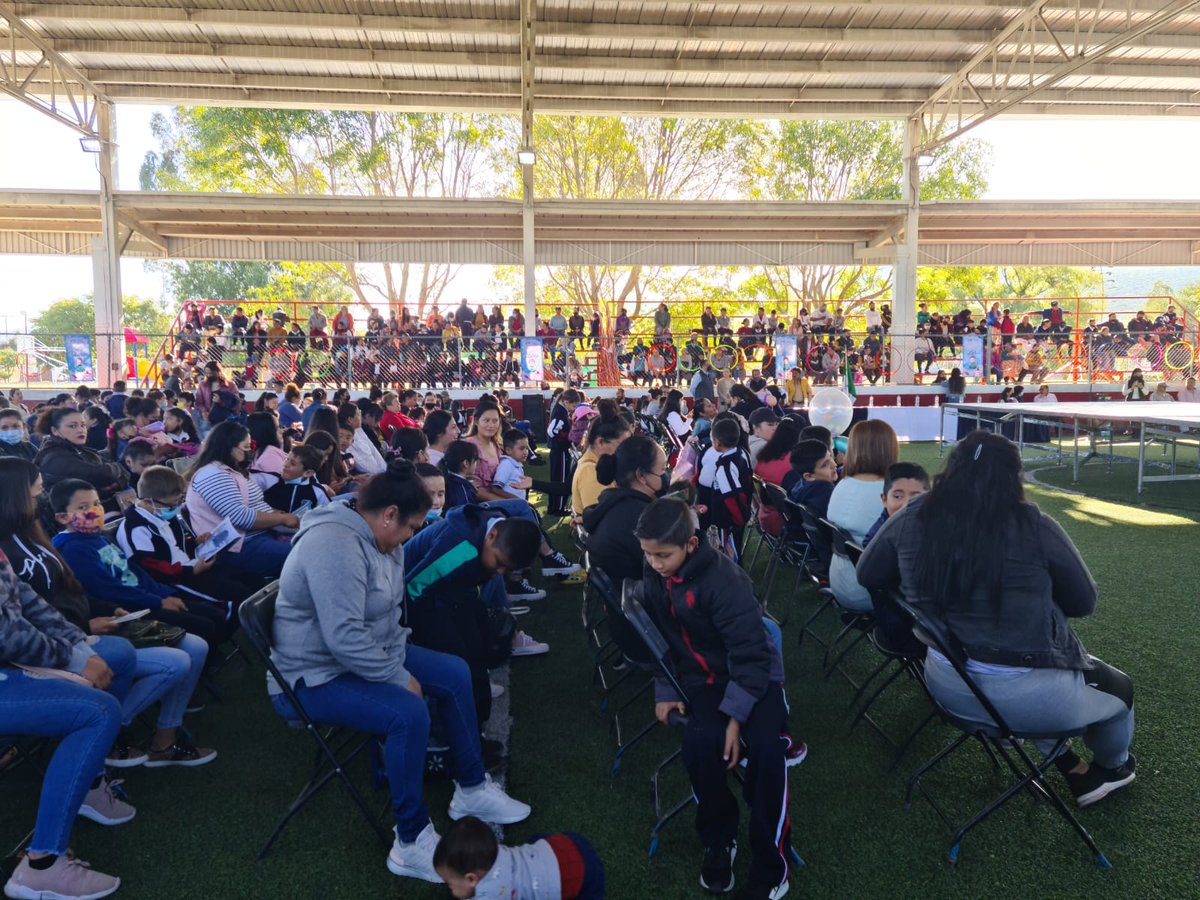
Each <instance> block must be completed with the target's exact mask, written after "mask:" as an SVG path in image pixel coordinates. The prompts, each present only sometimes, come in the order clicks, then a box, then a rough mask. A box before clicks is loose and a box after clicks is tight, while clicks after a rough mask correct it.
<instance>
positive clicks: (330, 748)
mask: <svg viewBox="0 0 1200 900" xmlns="http://www.w3.org/2000/svg"><path fill="white" fill-rule="evenodd" d="M278 595H279V582H274V583H272V584H270V585H268V586H267V587H265V588H263V589H262V590H261V591H258V592H257V593H256V594H254V595H253V596H251V597H249V598H248V599H247V600H245V601H244V602H243V603H242V605H241V607H240V608H239V610H238V614H239V617H240V619H241V622H242V628H243V630H244V631H245V633H246V637H247V638H248V639H249V641H250V646H251V647H253V648H254V651H255V653H257V654H258V656H259V658H261V659H262V661H263V663H264V664H265V665H266V667H267V671H268V672H269V673H270V675H271V677H272V678H274V679H275V681H276V683H277V684H278V685H279V687H280V688H281V689H282V690H283V695H284V696H285V697H286V698H287V700H288V702H289V703H291V705H292V708H293V709H294V710H295V711H296V716H297V718H298V723H297V724H295V725H294V727H297V728H303V729H304V730H305V731H307V732H308V734H309V735H311V737H312V739H313V741H314V742H315V743H316V745H317V751H316V756H315V759H314V761H313V767H312V773H311V774H310V776H309V779H308V782H307V783H306V784H305V785H304V787H303V788H301V790H300V793H299V794H297V795H296V799H295V800H293V801H292V804H291V806H289V807H288V810H287V812H286V813H284V816H283V818H282V819H280V820H279V824H278V825H276V826H275V830H274V831H272V832H271V836H270V837H269V838H268V839H267V842H266V844H264V845H263V848H262V850H260V851H259V854H258V859H263V858H264V857H265V856H266V855H267V853H269V852H270V850H271V846H272V845H273V844H274V843H275V841H276V840H277V839H278V838H279V836H280V834H282V833H283V829H284V828H285V827H286V826H287V823H288V822H289V821H291V819H292V816H294V815H295V814H296V813H297V812H299V811H300V808H301V807H302V806H304V804H306V803H308V801H309V800H311V799H312V798H313V797H315V796H316V795H317V793H318V792H319V791H320V790H321V789H322V788H323V787H325V785H327V784H328V783H329V782H330V781H332V780H333V779H334V778H337V779H338V780H339V781H341V782H342V784H344V785H345V786H346V790H347V791H349V793H350V796H351V798H353V800H354V803H355V805H357V806H358V809H359V811H360V812H361V813H362V815H363V818H364V819H366V821H367V824H369V825H370V826H371V828H372V830H374V832H375V834H376V835H377V836H378V837H379V839H380V841H382V842H383V844H384V846H385V847H390V846H391V843H392V834H391V830H390V829H387V828H384V826H383V825H382V823H381V821H380V817H379V816H377V815H375V814H374V813H372V812H371V810H370V808H368V806H367V801H366V800H365V799H363V796H362V794H361V793H360V792H359V790H358V788H356V787H355V786H354V784H353V782H351V781H350V778H349V776H348V775H347V774H346V768H347V767H348V766H349V765H350V764H351V763H352V762H353V761H354V759H355V758H357V757H358V756H359V755H360V754H361V753H362V752H363V751H364V750H366V749H367V748H368V747H369V746H370V745H371V744H372V743H373V742H375V741H376V740H377V738H376V737H375V736H374V735H364V734H363V733H362V732H359V731H354V730H352V729H348V728H337V727H322V726H321V725H319V724H318V723H317V722H315V721H314V720H313V719H312V717H311V716H309V714H308V712H307V711H306V710H305V709H304V704H302V703H301V702H300V699H299V698H298V697H297V696H296V693H295V691H293V690H292V688H291V686H290V685H289V684H288V683H287V679H285V678H284V677H283V675H282V673H280V671H279V669H278V668H277V667H276V666H275V664H274V663H273V662H272V661H271V630H272V626H273V623H274V621H275V600H276V598H277V597H278Z"/></svg>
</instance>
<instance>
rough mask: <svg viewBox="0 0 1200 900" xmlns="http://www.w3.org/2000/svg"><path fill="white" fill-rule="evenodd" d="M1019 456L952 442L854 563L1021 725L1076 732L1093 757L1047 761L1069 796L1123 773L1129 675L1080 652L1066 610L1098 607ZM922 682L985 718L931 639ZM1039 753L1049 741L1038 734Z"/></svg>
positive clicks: (969, 715) (1094, 794)
mask: <svg viewBox="0 0 1200 900" xmlns="http://www.w3.org/2000/svg"><path fill="white" fill-rule="evenodd" d="M1021 473H1022V464H1021V454H1020V451H1019V450H1018V449H1017V446H1016V445H1015V444H1013V443H1012V442H1011V441H1009V440H1008V439H1007V438H1004V437H1002V436H1000V435H995V434H989V433H987V432H984V431H973V432H971V433H970V434H969V435H967V436H966V437H965V438H964V439H963V440H961V441H959V442H958V443H957V444H956V445H955V447H954V450H953V451H952V452H951V454H950V458H949V460H948V461H947V464H946V468H945V470H944V471H943V472H942V474H941V475H940V476H939V477H938V478H937V480H936V481H935V482H934V485H933V488H932V490H930V491H929V493H927V494H925V495H923V496H918V497H914V498H913V499H912V500H911V501H910V502H909V504H908V505H907V506H906V507H905V508H904V509H903V510H901V511H900V512H898V513H897V514H896V515H895V516H894V517H892V518H891V519H889V520H888V522H887V524H885V525H884V526H883V527H882V528H880V530H879V533H878V534H877V535H876V536H875V538H874V540H872V541H871V543H870V546H868V547H867V549H866V552H865V553H864V554H863V556H862V558H861V559H860V560H859V563H858V575H859V580H860V581H861V582H862V583H863V584H866V585H869V586H871V587H880V588H882V587H891V586H896V585H898V586H899V588H900V590H901V591H902V592H903V594H904V597H905V599H906V600H907V601H908V602H909V603H911V604H912V605H913V606H914V607H916V608H917V609H918V610H920V612H921V613H922V614H923V615H925V616H927V617H928V618H929V619H930V620H931V621H932V622H933V623H935V625H936V626H939V627H943V628H945V629H948V633H949V634H950V635H952V636H953V637H952V640H953V641H955V642H956V643H958V644H960V645H961V647H962V650H963V652H964V653H965V655H966V659H967V662H966V666H967V671H968V673H969V675H970V677H971V678H972V679H973V680H974V681H975V682H976V683H977V684H978V685H979V687H980V689H981V690H982V692H983V693H984V694H985V695H986V696H987V698H988V699H989V700H990V701H991V702H992V703H993V704H994V705H995V707H996V709H997V711H998V712H999V713H1000V715H1002V716H1003V717H1004V718H1005V719H1006V721H1007V722H1008V724H1009V726H1011V727H1012V728H1013V729H1014V730H1016V731H1018V732H1025V733H1032V734H1044V735H1052V734H1055V733H1071V732H1075V731H1079V730H1082V738H1083V743H1084V745H1085V746H1086V747H1087V748H1088V749H1089V750H1091V752H1092V759H1091V761H1090V762H1088V761H1085V760H1083V759H1082V758H1081V757H1079V756H1078V755H1077V754H1076V753H1075V752H1074V750H1072V749H1067V750H1066V751H1065V752H1064V753H1063V754H1062V755H1061V756H1059V757H1058V758H1057V759H1055V761H1054V762H1055V765H1056V766H1057V768H1058V769H1059V771H1060V772H1061V773H1062V774H1063V775H1064V777H1065V778H1066V781H1067V784H1068V785H1069V786H1070V789H1071V792H1072V794H1073V795H1074V796H1075V801H1076V803H1077V804H1078V805H1079V806H1080V807H1085V806H1090V805H1092V804H1093V803H1096V802H1098V801H1100V800H1102V799H1104V798H1105V797H1106V796H1108V795H1109V794H1110V793H1112V792H1113V791H1115V790H1118V789H1120V788H1122V787H1125V786H1126V785H1128V784H1129V783H1130V782H1132V781H1133V780H1134V777H1135V768H1136V763H1135V760H1134V758H1133V755H1132V754H1131V753H1130V752H1129V748H1130V744H1131V742H1132V740H1133V729H1134V697H1133V684H1132V682H1131V681H1130V679H1129V676H1127V675H1126V674H1125V673H1124V672H1121V671H1120V670H1118V669H1115V668H1113V667H1112V666H1110V665H1108V664H1107V663H1105V662H1103V661H1101V660H1099V659H1097V658H1096V657H1094V656H1091V655H1090V654H1088V652H1087V650H1086V649H1085V648H1084V646H1083V644H1082V643H1081V642H1080V640H1079V638H1078V637H1077V636H1076V634H1075V632H1074V631H1073V630H1072V628H1071V627H1070V624H1069V622H1068V620H1069V619H1071V618H1079V617H1083V616H1088V615H1091V614H1092V613H1093V612H1094V611H1095V609H1096V595H1097V592H1096V584H1095V582H1094V581H1093V580H1092V576H1091V573H1090V572H1089V571H1088V568H1087V565H1086V563H1084V561H1083V559H1082V558H1081V557H1080V555H1079V551H1078V550H1077V549H1076V548H1075V545H1074V544H1072V543H1071V539H1070V538H1069V537H1068V536H1067V534H1066V533H1065V532H1064V531H1063V529H1062V527H1061V526H1060V525H1059V524H1058V523H1057V522H1055V521H1054V520H1053V519H1052V518H1050V517H1049V516H1048V515H1046V514H1045V513H1042V512H1041V511H1040V510H1039V509H1038V508H1037V507H1036V506H1035V505H1034V504H1032V503H1028V502H1026V500H1025V492H1024V487H1023V484H1022V477H1021ZM925 679H926V683H927V685H928V687H929V689H930V691H932V692H933V694H934V696H936V697H937V698H938V700H939V702H941V703H943V704H945V706H946V708H947V709H949V710H951V711H952V712H953V713H954V714H955V715H958V716H962V717H964V718H966V719H968V720H970V721H973V722H979V723H981V724H991V720H990V717H989V715H988V714H987V713H986V712H985V711H984V710H983V708H982V706H981V705H980V704H979V701H978V700H977V699H976V698H975V696H974V695H973V694H972V693H971V692H970V690H969V688H968V687H967V685H966V684H965V683H964V682H963V681H962V679H961V678H960V677H959V676H958V674H957V673H956V672H955V670H954V668H953V667H952V665H951V664H950V662H949V661H948V660H947V659H945V658H944V657H943V656H942V655H941V654H940V653H939V652H938V651H937V650H936V649H934V648H933V647H930V648H929V651H928V653H927V655H926V662H925ZM1034 743H1035V744H1036V745H1037V747H1038V749H1039V750H1041V752H1043V753H1047V752H1049V751H1050V749H1052V747H1053V746H1054V744H1055V741H1054V740H1052V739H1037V740H1035V741H1034Z"/></svg>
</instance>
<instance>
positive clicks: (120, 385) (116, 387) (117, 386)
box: [112, 379, 125, 394]
mask: <svg viewBox="0 0 1200 900" xmlns="http://www.w3.org/2000/svg"><path fill="white" fill-rule="evenodd" d="M112 389H113V393H114V394H121V393H124V391H125V382H124V381H121V380H119V379H118V380H117V381H114V382H113V386H112Z"/></svg>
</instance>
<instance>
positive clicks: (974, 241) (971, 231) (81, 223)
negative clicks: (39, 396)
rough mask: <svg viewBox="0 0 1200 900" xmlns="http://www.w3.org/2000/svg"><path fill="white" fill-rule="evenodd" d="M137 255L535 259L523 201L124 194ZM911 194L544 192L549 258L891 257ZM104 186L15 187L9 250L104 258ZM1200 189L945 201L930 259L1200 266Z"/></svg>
mask: <svg viewBox="0 0 1200 900" xmlns="http://www.w3.org/2000/svg"><path fill="white" fill-rule="evenodd" d="M115 205H116V210H117V221H118V222H119V223H120V224H121V225H122V226H123V227H122V239H123V240H125V241H126V244H125V246H124V247H123V248H122V254H123V255H125V256H136V257H149V258H156V257H166V258H187V259H243V260H261V259H266V260H274V259H294V260H309V261H327V262H367V263H370V262H376V263H378V262H417V263H431V262H433V263H486V264H494V265H513V264H519V263H520V262H521V260H522V215H523V206H522V202H521V201H520V200H453V199H451V200H442V199H415V200H407V199H392V198H371V197H344V196H339V197H312V196H279V195H276V196H269V195H261V194H216V195H214V194H179V193H145V192H140V191H129V192H120V191H118V192H117V193H116V196H115ZM903 212H904V206H903V204H902V203H901V202H899V201H887V202H847V203H758V202H749V201H736V202H734V201H730V202H726V201H710V202H694V201H676V202H670V201H666V202H655V201H643V202H631V201H571V200H537V201H534V215H535V217H536V221H537V244H536V249H535V261H536V263H537V264H539V265H568V264H575V265H586V264H596V263H601V264H610V265H678V266H704V265H713V266H717V265H727V266H728V265H743V266H754V265H799V264H810V265H813V264H816V265H855V264H858V263H862V262H883V263H890V262H891V261H892V258H893V256H894V254H895V248H894V247H892V246H889V245H887V244H885V243H882V242H880V241H875V243H876V246H871V244H872V240H873V239H874V238H876V237H877V236H879V235H886V234H888V232H889V228H892V229H894V228H895V227H896V226H897V225H898V224H899V219H900V217H901V216H902V215H903ZM100 231H101V219H100V198H99V195H98V194H97V193H95V192H87V191H83V192H70V193H59V192H51V191H0V252H7V253H55V254H61V255H90V254H91V252H92V241H93V240H94V239H95V238H97V237H98V236H99V235H100ZM1197 236H1200V201H1177V202H1172V203H1156V204H1155V205H1154V206H1153V208H1148V207H1147V206H1146V204H1143V203H1136V202H1129V201H1122V202H1113V201H1098V202H1092V201H1087V202H1057V201H1041V202H1024V201H1022V202H1013V201H966V202H934V203H925V204H922V206H921V218H920V225H919V231H918V250H919V264H920V265H1022V264H1024V265H1047V264H1056V265H1067V264H1073V265H1091V266H1098V265H1105V266H1109V265H1135V264H1140V265H1192V264H1195V263H1197V261H1200V241H1198V240H1197Z"/></svg>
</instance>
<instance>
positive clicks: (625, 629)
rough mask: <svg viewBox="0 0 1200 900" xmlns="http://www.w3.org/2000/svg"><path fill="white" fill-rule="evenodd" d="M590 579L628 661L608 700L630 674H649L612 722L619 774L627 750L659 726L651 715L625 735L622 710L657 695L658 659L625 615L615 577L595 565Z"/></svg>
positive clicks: (609, 689)
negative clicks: (656, 675) (655, 662)
mask: <svg viewBox="0 0 1200 900" xmlns="http://www.w3.org/2000/svg"><path fill="white" fill-rule="evenodd" d="M588 583H589V584H590V585H591V587H592V588H593V589H594V590H595V591H596V593H597V594H598V595H599V597H600V598H601V600H602V602H603V603H604V606H605V608H606V609H607V610H608V617H607V621H608V623H609V634H610V635H611V636H612V643H613V645H614V646H615V647H616V648H617V650H618V652H619V656H620V659H621V660H622V661H623V662H624V668H623V670H622V671H621V673H620V674H619V676H618V677H617V679H616V681H614V682H613V683H612V684H611V685H610V686H608V687H607V689H606V696H605V702H606V703H607V700H608V699H609V698H610V697H612V695H613V692H614V691H615V690H616V688H617V687H618V686H619V685H621V684H622V683H624V682H625V681H627V680H628V679H629V678H631V677H633V676H634V675H638V674H640V675H643V676H646V677H645V680H644V681H643V682H642V683H641V685H640V686H638V687H637V688H636V689H635V690H634V692H633V693H632V694H631V695H629V696H628V697H626V698H625V699H624V700H623V702H621V703H620V705H619V706H617V708H616V709H615V710H614V712H613V714H612V719H611V720H610V722H609V731H610V732H611V733H612V734H613V735H614V736H615V737H616V739H617V754H616V756H615V757H614V758H613V765H612V774H613V775H616V774H617V773H618V772H619V771H620V770H621V761H622V759H623V757H624V756H625V754H626V752H628V751H629V750H630V749H631V748H632V747H633V746H634V745H635V744H637V743H638V742H639V741H641V740H642V739H643V738H644V737H646V735H648V734H649V733H650V732H652V731H653V730H654V729H655V728H656V727H657V726H658V720H657V719H656V718H654V717H651V718H650V721H649V722H648V723H647V724H646V725H644V726H642V727H641V728H639V729H638V730H637V731H636V732H635V733H634V734H633V736H632V737H630V738H629V739H628V740H625V739H624V738H625V735H624V734H623V731H624V729H623V728H622V727H621V714H622V713H623V712H625V710H627V709H628V708H629V707H630V706H631V705H633V704H634V703H637V702H638V701H641V700H643V699H644V698H645V696H646V694H647V693H650V694H651V696H653V694H652V692H653V690H654V678H653V673H654V660H653V658H652V657H651V655H650V652H649V651H648V650H647V648H646V645H645V644H644V643H643V642H642V641H641V640H640V638H639V637H638V634H637V632H636V631H635V630H634V628H633V626H632V625H630V623H629V621H628V620H627V619H626V618H625V613H624V611H623V610H622V609H621V597H620V595H619V594H618V593H617V587H616V585H614V584H613V581H612V579H611V578H609V577H608V575H607V574H606V573H605V572H604V570H603V569H601V568H599V567H593V568H592V569H590V570H589V572H588ZM602 708H603V705H602Z"/></svg>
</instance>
